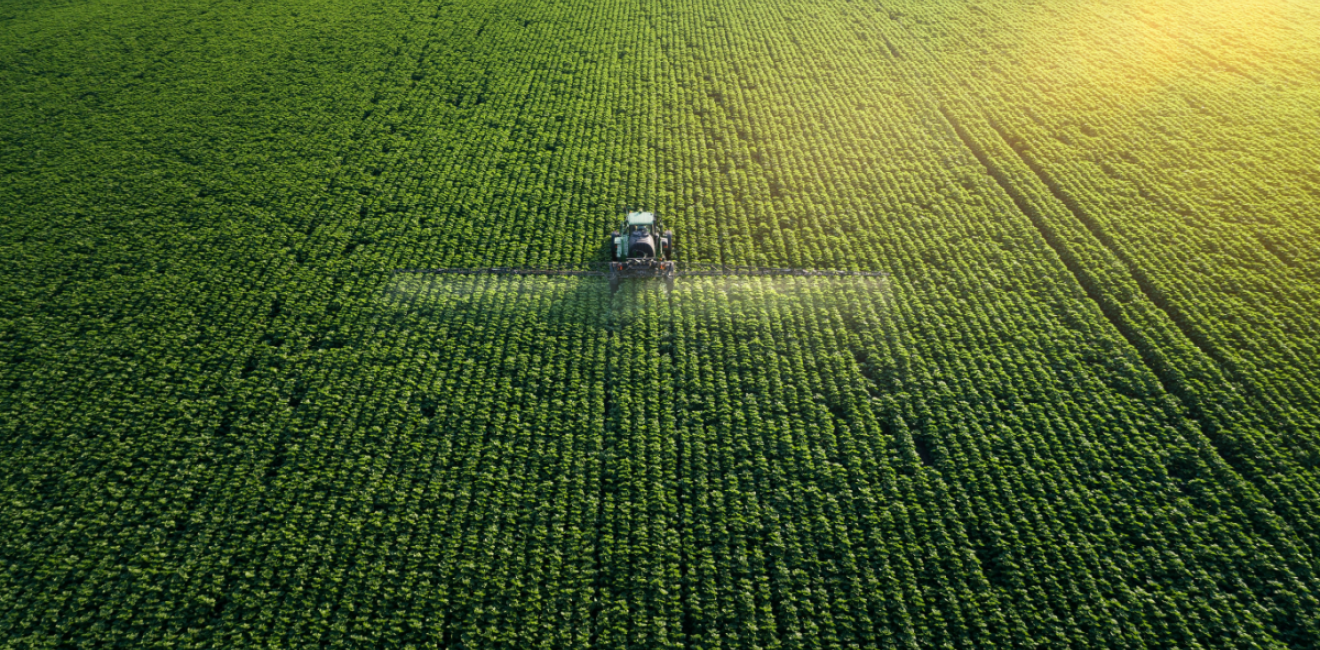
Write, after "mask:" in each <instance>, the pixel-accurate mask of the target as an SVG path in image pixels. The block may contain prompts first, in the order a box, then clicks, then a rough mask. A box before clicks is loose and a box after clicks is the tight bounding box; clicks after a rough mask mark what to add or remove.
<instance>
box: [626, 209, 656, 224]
mask: <svg viewBox="0 0 1320 650" xmlns="http://www.w3.org/2000/svg"><path fill="white" fill-rule="evenodd" d="M654 224H655V215H653V214H651V213H650V212H629V213H628V225H630V226H650V225H654Z"/></svg>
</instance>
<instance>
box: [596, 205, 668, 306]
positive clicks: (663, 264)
mask: <svg viewBox="0 0 1320 650" xmlns="http://www.w3.org/2000/svg"><path fill="white" fill-rule="evenodd" d="M610 237H611V242H612V244H613V246H612V249H611V250H612V255H611V260H610V291H611V292H615V291H618V290H619V282H620V281H622V280H623V279H624V278H660V279H662V280H664V281H665V287H666V288H668V289H670V290H671V291H672V290H673V288H674V276H675V275H676V274H677V270H676V268H675V264H674V251H675V248H676V247H675V244H674V233H673V231H670V230H662V226H661V224H660V220H659V219H657V218H656V216H655V215H654V214H652V213H650V212H629V213H628V216H627V217H625V218H624V220H623V228H622V229H620V230H616V231H614V232H612V233H610Z"/></svg>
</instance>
